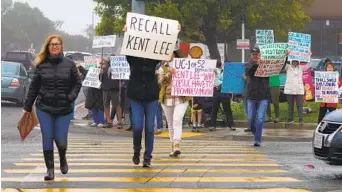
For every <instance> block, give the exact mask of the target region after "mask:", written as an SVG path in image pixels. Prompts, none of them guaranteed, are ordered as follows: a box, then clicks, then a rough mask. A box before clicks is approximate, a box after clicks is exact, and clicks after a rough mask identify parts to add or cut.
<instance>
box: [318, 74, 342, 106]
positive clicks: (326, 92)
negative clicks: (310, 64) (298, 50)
mask: <svg viewBox="0 0 342 192" xmlns="http://www.w3.org/2000/svg"><path fill="white" fill-rule="evenodd" d="M338 97H339V94H338V73H337V72H326V71H315V101H316V102H323V103H338Z"/></svg>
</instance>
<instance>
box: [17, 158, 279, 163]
mask: <svg viewBox="0 0 342 192" xmlns="http://www.w3.org/2000/svg"><path fill="white" fill-rule="evenodd" d="M21 160H22V161H44V159H43V158H23V159H21ZM67 160H68V161H70V162H76V161H79V162H84V161H95V162H97V161H115V162H116V161H126V162H127V161H131V158H68V159H67ZM57 161H59V160H58V159H57ZM162 161H172V162H192V161H194V162H207V161H208V162H241V161H245V162H250V161H251V162H274V160H271V159H266V158H230V159H209V158H195V159H190V158H189V159H188V158H154V159H153V162H162Z"/></svg>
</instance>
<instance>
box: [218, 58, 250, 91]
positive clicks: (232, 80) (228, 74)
mask: <svg viewBox="0 0 342 192" xmlns="http://www.w3.org/2000/svg"><path fill="white" fill-rule="evenodd" d="M243 74H245V65H244V63H225V64H224V70H223V79H222V88H221V92H222V93H234V94H242V93H243V89H244V85H245V82H244V80H243V79H242V75H243Z"/></svg>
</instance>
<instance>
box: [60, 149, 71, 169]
mask: <svg viewBox="0 0 342 192" xmlns="http://www.w3.org/2000/svg"><path fill="white" fill-rule="evenodd" d="M58 153H59V162H60V169H61V173H62V174H67V173H68V170H69V167H68V163H67V160H66V157H65V154H66V149H59V148H58Z"/></svg>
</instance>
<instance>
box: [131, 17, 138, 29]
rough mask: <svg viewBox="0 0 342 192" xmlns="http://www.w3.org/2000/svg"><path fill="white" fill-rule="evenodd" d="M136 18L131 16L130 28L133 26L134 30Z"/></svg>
mask: <svg viewBox="0 0 342 192" xmlns="http://www.w3.org/2000/svg"><path fill="white" fill-rule="evenodd" d="M137 21H138V20H137V18H136V17H132V18H131V29H132V28H134V30H135V24H136V23H137Z"/></svg>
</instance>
